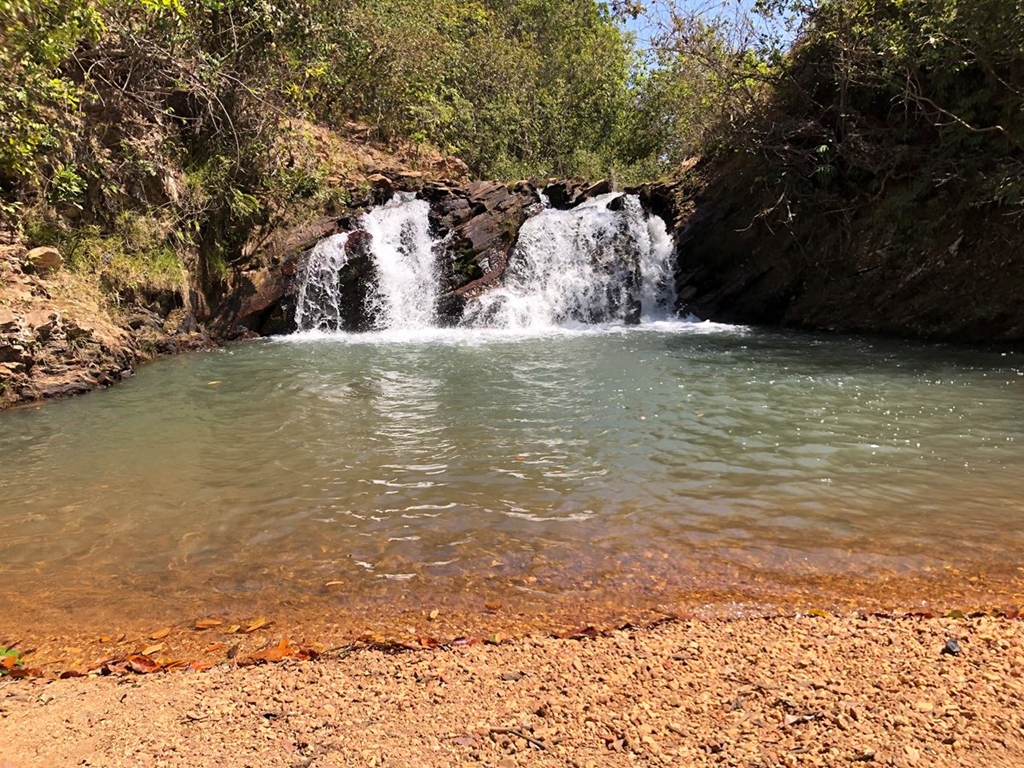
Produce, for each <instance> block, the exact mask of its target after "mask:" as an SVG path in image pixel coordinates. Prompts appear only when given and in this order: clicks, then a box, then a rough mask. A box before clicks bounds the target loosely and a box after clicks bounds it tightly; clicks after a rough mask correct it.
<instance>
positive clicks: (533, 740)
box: [0, 615, 1024, 768]
mask: <svg viewBox="0 0 1024 768" xmlns="http://www.w3.org/2000/svg"><path fill="white" fill-rule="evenodd" d="M950 637H955V638H956V639H957V640H958V641H959V644H960V648H961V653H960V654H959V655H956V656H954V655H950V654H944V653H942V649H943V647H944V645H945V643H946V640H947V638H950ZM463 764H482V765H491V766H502V768H506V767H507V766H525V765H531V766H534V765H535V766H573V765H575V766H587V765H593V766H619V765H622V766H627V765H658V764H664V765H683V766H685V765H735V766H775V765H847V764H858V765H861V764H863V765H871V764H878V765H893V766H911V765H921V766H925V765H927V766H940V765H941V766H975V765H976V766H982V765H984V766H1019V765H1024V622H1021V621H1020V620H1009V619H995V618H976V619H960V620H954V619H939V618H931V619H925V618H906V619H886V618H874V617H868V618H859V617H856V616H852V615H851V616H844V617H835V616H815V617H796V618H773V619H731V620H730V619H712V620H699V621H697V620H694V621H675V622H670V623H665V624H662V625H659V626H655V627H652V628H649V629H641V630H619V631H615V632H613V633H611V634H610V635H608V636H605V637H598V638H583V639H575V640H568V639H554V638H547V637H545V638H521V639H516V640H512V641H507V642H505V643H502V644H501V645H499V646H490V645H484V644H479V645H472V646H468V647H457V648H452V649H432V650H421V651H408V652H402V653H387V652H385V651H382V650H360V651H354V652H351V653H348V654H345V655H343V656H339V655H337V654H335V655H334V656H333V657H332V656H331V655H328V656H326V657H325V658H323V659H321V660H320V661H315V662H286V663H284V664H277V665H268V666H257V667H248V668H234V667H228V666H223V667H218V668H216V669H213V670H211V671H209V672H205V673H198V674H197V673H180V672H178V673H162V674H156V675H149V676H145V677H141V676H140V677H135V676H129V677H119V678H118V677H108V678H100V679H84V680H83V679H72V680H61V681H51V682H46V681H29V680H23V681H11V680H6V681H3V682H0V766H3V768H11V766H14V767H15V768H30V767H31V766H47V767H50V766H70V765H93V766H136V765H140V766H141V765H145V766H150V765H152V766H165V765H166V766H185V765H187V766H253V767H254V768H255V767H263V766H288V767H289V768H294V767H297V766H309V767H313V766H315V767H316V768H326V767H327V766H350V765H351V766H371V765H377V766H381V765H383V766H450V765H463Z"/></svg>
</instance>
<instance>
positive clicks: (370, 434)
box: [0, 322, 1024, 615]
mask: <svg viewBox="0 0 1024 768" xmlns="http://www.w3.org/2000/svg"><path fill="white" fill-rule="evenodd" d="M1022 388H1024V374H1022V367H1021V364H1020V360H1019V359H1018V358H1017V357H1016V356H1014V355H1010V354H1003V353H998V352H988V351H971V350H963V349H957V348H950V347H930V346H915V345H910V344H904V343H897V342H888V341H866V340H862V339H841V338H829V339H825V338H820V337H815V336H807V335H790V334H779V333H765V332H755V331H751V330H747V329H741V328H728V327H723V326H712V325H707V324H691V323H681V322H680V323H675V322H664V323H653V324H649V325H646V326H644V327H643V328H641V329H632V330H627V329H624V328H596V329H587V330H574V331H573V330H562V331H555V332H548V333H544V334H535V335H523V334H516V333H508V332H502V331H481V330H472V331H470V330H449V331H445V330H429V331H423V332H395V333H389V332H382V333H377V334H368V335H365V336H359V337H356V336H316V335H306V336H300V337H293V338H288V339H277V340H270V341H265V342H256V343H248V344H243V345H237V346H232V347H229V348H227V349H225V350H221V351H217V352H211V353H205V354H197V355H190V356H183V357H177V358H173V359H166V360H161V361H158V362H157V363H154V364H153V365H150V366H147V367H146V368H144V369H143V370H141V371H140V372H139V375H138V376H137V377H135V378H134V379H132V380H131V381H129V382H127V383H126V384H124V385H122V386H120V387H118V388H116V389H114V390H111V391H107V392H102V393H97V394H94V395H90V396H88V397H85V398H80V399H75V400H70V401H67V402H62V403H56V404H52V405H49V406H47V407H44V408H39V409H29V410H21V411H16V412H12V413H6V414H3V415H2V416H0V456H2V457H3V473H2V475H0V487H2V491H0V493H2V497H0V499H2V500H0V526H2V529H3V531H4V536H3V537H2V539H0V584H2V586H0V590H3V591H4V592H6V595H4V596H5V597H9V598H10V601H12V602H9V604H10V605H13V604H15V603H14V602H13V601H15V600H16V598H15V594H16V595H17V600H20V601H21V602H18V603H17V604H18V605H19V606H22V607H20V608H19V610H22V611H24V610H27V609H25V608H24V605H25V604H26V603H30V602H33V600H34V598H33V596H34V595H35V596H37V597H39V596H45V597H46V600H47V601H49V602H50V603H56V604H59V605H60V606H61V608H62V610H70V607H69V606H72V605H81V604H83V603H88V602H89V601H90V600H92V599H95V600H101V599H108V598H109V597H110V596H111V595H117V596H118V600H121V601H122V605H123V606H126V607H124V610H131V608H130V607H128V606H131V605H133V602H132V601H133V600H135V599H138V600H153V599H156V597H157V596H162V597H168V596H169V598H170V599H181V598H183V597H184V596H189V597H192V598H196V599H200V598H201V599H203V600H206V601H208V602H211V603H213V604H216V605H217V606H221V607H223V606H225V605H230V604H232V603H233V601H243V602H244V601H247V600H248V601H250V602H252V603H253V604H257V603H262V604H272V603H273V601H274V600H277V599H293V598H294V599H296V600H300V601H301V600H303V599H307V598H308V597H309V596H311V595H322V594H324V585H325V584H327V583H331V584H334V585H335V586H334V587H333V588H332V590H331V591H330V593H329V597H326V598H324V599H329V600H331V601H341V602H344V601H345V600H356V599H357V598H358V597H359V596H363V597H365V596H367V595H375V596H377V597H378V598H379V599H381V600H384V601H388V600H392V599H395V596H396V595H400V596H402V599H410V595H414V594H415V593H416V591H417V590H419V592H420V593H432V594H438V593H444V592H446V591H447V592H451V593H456V592H473V593H480V592H486V591H487V590H489V589H491V590H494V589H498V588H499V586H500V585H504V586H506V587H510V588H515V589H520V590H527V591H531V592H535V593H544V592H548V593H552V594H554V593H574V594H578V595H586V594H588V592H590V591H594V590H610V591H611V592H615V591H616V590H627V591H628V590H634V591H636V590H639V591H644V590H653V589H656V588H657V589H660V588H663V587H666V585H667V586H668V587H674V588H678V589H681V590H687V589H689V590H697V591H699V590H721V591H722V592H723V593H724V594H729V593H735V594H737V595H738V596H739V597H740V598H743V599H750V598H756V599H762V600H768V601H770V600H771V599H772V597H773V595H776V594H780V593H782V592H784V591H785V590H786V589H788V588H790V587H792V585H793V584H794V583H796V582H795V581H794V580H800V579H804V580H812V581H813V580H819V581H821V582H823V583H825V582H828V581H829V579H833V578H838V577H843V576H855V577H857V578H865V577H866V578H876V579H878V580H880V582H884V581H885V580H886V579H889V578H890V577H893V576H898V575H909V576H912V577H916V576H923V575H927V574H935V573H947V574H948V573H953V574H955V575H956V578H961V577H962V578H968V577H970V575H971V574H974V575H975V576H976V575H978V574H980V575H982V576H984V577H985V578H997V577H998V576H999V575H1000V574H1003V575H1006V577H1007V578H1009V577H1011V576H1012V575H1014V574H1015V573H1016V571H1017V566H1018V563H1019V557H1020V553H1021V552H1022V551H1024V419H1022V418H1021V416H1022V413H1021V411H1022V403H1024V400H1022V393H1024V389H1022ZM339 585H340V586H339ZM396 590H398V591H396ZM37 602H38V601H37ZM26 615H28V614H26Z"/></svg>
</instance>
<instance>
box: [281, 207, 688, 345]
mask: <svg viewBox="0 0 1024 768" xmlns="http://www.w3.org/2000/svg"><path fill="white" fill-rule="evenodd" d="M613 201H616V202H615V203H614V204H612V203H613ZM609 205H611V207H609ZM429 212H430V207H429V204H428V203H427V202H425V201H423V200H416V199H415V198H414V197H413V195H411V194H401V195H398V196H396V197H395V198H394V199H393V200H392V201H391V202H389V203H387V204H386V205H383V206H379V207H377V208H374V209H373V210H372V211H370V212H368V213H366V214H364V215H363V217H362V218H361V219H360V228H361V229H363V230H365V231H366V232H368V233H369V234H370V236H371V240H370V253H371V256H372V258H373V262H374V269H375V272H376V283H375V284H374V285H373V286H372V287H371V288H370V292H369V296H368V310H369V312H370V314H371V316H372V317H373V318H374V325H375V327H377V328H378V329H381V330H422V329H427V328H433V327H435V326H436V324H437V323H436V314H435V308H436V304H437V299H438V293H439V275H438V270H437V264H436V257H435V252H436V250H437V248H436V246H437V245H438V243H437V241H435V240H433V239H432V238H431V237H430V227H429V220H428V214H429ZM347 244H348V235H346V234H341V235H335V236H333V237H330V238H328V239H326V240H324V241H322V242H320V243H319V244H317V246H316V247H315V248H313V250H312V251H310V253H309V256H308V257H307V262H306V266H305V269H304V272H303V275H304V277H303V280H302V282H301V284H300V287H299V290H298V297H297V298H298V303H297V307H296V313H295V320H296V325H297V327H298V329H299V330H300V331H325V332H336V331H339V330H341V329H342V318H343V315H344V313H343V311H342V308H341V306H340V299H339V296H338V290H339V289H338V270H340V269H341V268H342V267H344V265H345V264H346V263H347V260H348V253H347V251H346V247H347ZM672 256H673V244H672V239H671V237H670V235H669V234H668V230H667V228H666V226H665V222H664V221H662V220H661V219H660V218H658V217H657V216H652V217H650V218H648V217H646V216H645V215H644V211H643V208H642V206H641V205H640V201H639V199H638V198H637V197H636V196H634V195H621V194H616V193H612V194H607V195H602V196H600V197H597V198H594V199H592V200H588V201H586V202H584V203H582V204H581V205H579V206H577V207H575V208H573V209H571V210H568V211H560V210H555V209H552V208H547V209H545V210H544V211H542V212H541V213H539V214H537V215H536V216H534V217H533V218H531V219H529V220H528V221H527V222H526V223H525V224H524V225H523V227H522V229H521V230H520V233H519V240H518V243H517V245H516V247H515V250H514V252H513V253H512V255H511V257H510V260H509V267H508V270H507V271H506V273H505V275H504V279H503V282H502V284H501V285H499V286H497V287H494V288H492V289H490V290H488V291H487V292H486V293H484V294H482V295H480V296H478V297H476V298H474V299H472V300H470V302H469V304H468V305H467V307H466V311H465V314H464V316H463V319H462V323H461V324H462V325H463V326H465V327H477V328H500V329H509V330H540V329H544V328H553V327H558V326H565V325H576V324H586V323H595V322H598V323H601V322H615V321H622V320H625V319H627V318H628V317H630V316H632V317H633V319H637V317H636V315H637V314H639V316H640V317H642V318H643V319H645V320H657V319H664V318H667V317H670V316H671V315H672V312H673V307H674V305H675V285H674V278H673V272H672ZM638 304H639V306H637V305H638Z"/></svg>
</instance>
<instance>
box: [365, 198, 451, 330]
mask: <svg viewBox="0 0 1024 768" xmlns="http://www.w3.org/2000/svg"><path fill="white" fill-rule="evenodd" d="M429 215H430V204H429V203H427V202H426V201H425V200H417V199H415V195H414V194H412V193H399V194H398V195H396V196H395V198H394V199H393V200H392V201H391V202H389V203H388V204H387V205H382V206H380V207H378V208H374V209H373V210H372V211H370V212H369V213H367V214H366V215H364V216H363V217H362V225H363V228H364V229H365V230H366V231H367V232H369V233H370V236H371V237H372V238H373V239H372V240H371V241H370V247H371V251H372V254H373V261H374V266H376V268H377V282H376V285H375V286H374V287H373V289H372V290H371V293H370V304H369V308H370V312H371V314H372V315H373V316H374V317H375V318H376V323H375V324H376V326H377V327H378V328H387V329H409V328H426V327H429V326H431V325H434V320H435V314H434V309H435V307H436V305H437V294H438V275H437V262H436V259H435V256H434V241H433V239H431V237H430V221H429V219H428V216H429Z"/></svg>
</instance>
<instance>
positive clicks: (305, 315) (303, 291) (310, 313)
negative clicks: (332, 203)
mask: <svg viewBox="0 0 1024 768" xmlns="http://www.w3.org/2000/svg"><path fill="white" fill-rule="evenodd" d="M347 244H348V232H342V233H341V234H340V235H332V236H331V237H328V238H327V239H326V240H321V241H320V242H319V243H317V244H316V246H314V248H313V250H311V251H310V252H309V255H308V256H307V257H306V267H305V274H304V279H303V280H302V282H301V283H300V284H299V290H298V295H297V297H296V302H295V327H296V328H298V329H299V330H300V331H337V330H339V329H340V328H341V318H342V314H341V300H340V296H339V294H338V272H340V271H341V268H342V267H344V266H345V265H346V264H347V263H348V252H347V251H346V248H345V246H346V245H347Z"/></svg>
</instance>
